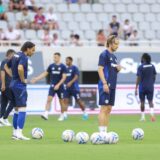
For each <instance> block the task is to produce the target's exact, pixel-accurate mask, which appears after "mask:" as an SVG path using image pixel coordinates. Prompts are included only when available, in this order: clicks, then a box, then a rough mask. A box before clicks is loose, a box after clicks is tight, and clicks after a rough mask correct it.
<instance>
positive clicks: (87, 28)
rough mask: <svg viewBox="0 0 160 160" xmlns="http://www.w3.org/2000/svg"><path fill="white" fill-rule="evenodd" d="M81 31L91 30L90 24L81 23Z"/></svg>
mask: <svg viewBox="0 0 160 160" xmlns="http://www.w3.org/2000/svg"><path fill="white" fill-rule="evenodd" d="M80 29H81V30H89V29H90V24H89V22H81V23H80Z"/></svg>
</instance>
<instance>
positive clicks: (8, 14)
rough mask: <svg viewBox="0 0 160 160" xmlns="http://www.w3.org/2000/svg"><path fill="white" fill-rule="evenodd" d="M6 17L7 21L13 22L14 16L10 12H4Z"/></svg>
mask: <svg viewBox="0 0 160 160" xmlns="http://www.w3.org/2000/svg"><path fill="white" fill-rule="evenodd" d="M6 14H7V17H8V21H9V22H10V21H15V14H14V13H12V12H6Z"/></svg>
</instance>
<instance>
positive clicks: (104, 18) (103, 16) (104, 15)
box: [97, 13, 109, 22]
mask: <svg viewBox="0 0 160 160" xmlns="http://www.w3.org/2000/svg"><path fill="white" fill-rule="evenodd" d="M97 19H98V20H99V21H100V22H106V21H107V22H108V21H109V19H108V14H107V13H99V14H98V18H97Z"/></svg>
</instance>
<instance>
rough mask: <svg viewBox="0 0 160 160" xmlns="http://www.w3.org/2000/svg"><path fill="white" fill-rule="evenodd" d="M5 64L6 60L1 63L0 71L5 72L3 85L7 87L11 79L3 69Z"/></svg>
mask: <svg viewBox="0 0 160 160" xmlns="http://www.w3.org/2000/svg"><path fill="white" fill-rule="evenodd" d="M7 62H8V59H4V60H3V61H2V63H1V69H0V70H1V71H4V72H5V85H6V87H9V85H10V82H11V79H12V78H11V77H10V76H9V75H8V74H7V72H6V71H5V69H4V66H5V64H6V63H7Z"/></svg>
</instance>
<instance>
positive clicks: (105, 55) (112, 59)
mask: <svg viewBox="0 0 160 160" xmlns="http://www.w3.org/2000/svg"><path fill="white" fill-rule="evenodd" d="M98 66H103V67H104V70H103V72H104V76H105V79H106V81H107V83H108V86H109V88H110V89H115V88H116V84H117V73H118V72H117V69H116V66H117V58H116V56H115V55H114V54H113V53H110V52H109V51H108V50H104V51H103V52H102V53H101V54H100V56H99V63H98ZM99 86H101V87H103V83H102V81H101V80H99Z"/></svg>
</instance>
